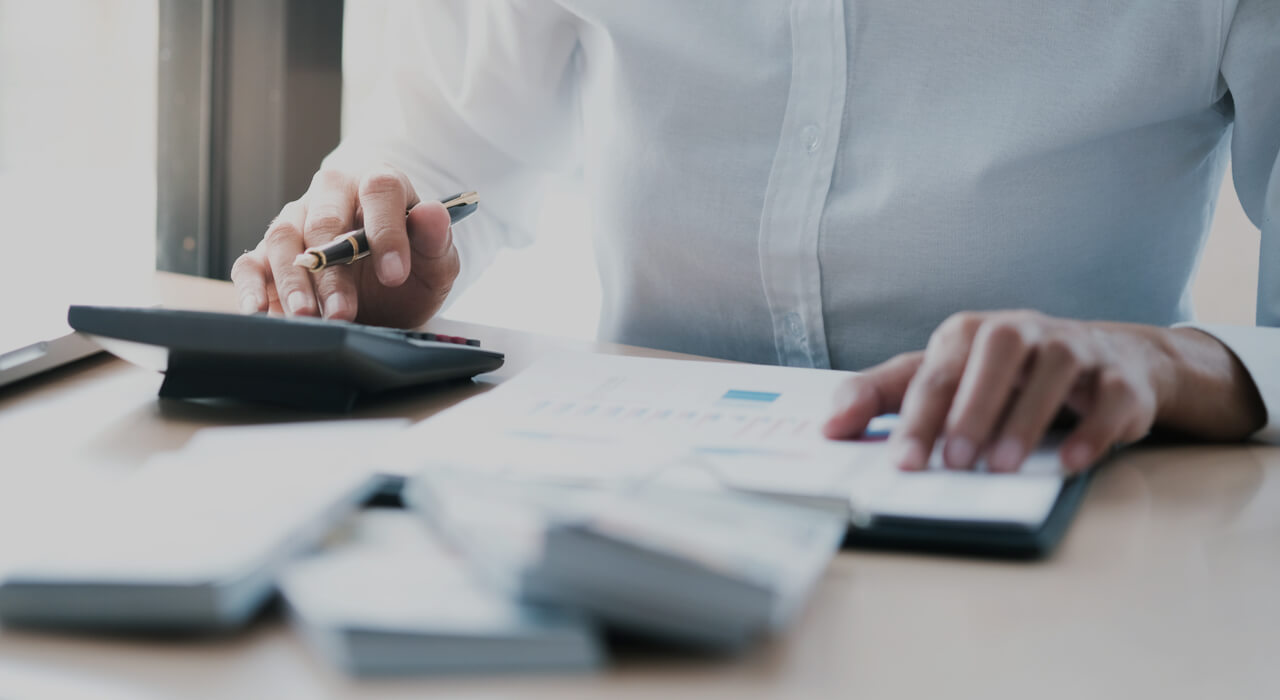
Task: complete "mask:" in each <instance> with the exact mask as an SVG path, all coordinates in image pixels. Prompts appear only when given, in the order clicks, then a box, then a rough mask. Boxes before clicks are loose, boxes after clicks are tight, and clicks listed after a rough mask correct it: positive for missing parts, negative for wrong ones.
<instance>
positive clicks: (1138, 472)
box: [0, 275, 1280, 700]
mask: <svg viewBox="0 0 1280 700" xmlns="http://www.w3.org/2000/svg"><path fill="white" fill-rule="evenodd" d="M158 283H159V285H160V289H161V291H162V296H163V297H164V298H166V299H168V300H169V301H170V302H171V303H172V305H185V306H188V307H191V308H229V307H230V306H231V304H232V302H233V299H232V296H231V292H230V289H229V287H228V286H227V285H225V284H223V283H217V282H209V281H206V280H197V279H194V278H178V277H173V276H165V275H160V276H158ZM432 327H433V328H435V329H437V330H440V331H442V332H445V333H451V334H457V335H466V336H474V337H479V338H481V339H482V340H484V341H485V343H486V344H487V345H489V346H491V347H497V348H501V349H503V350H504V351H505V352H507V353H508V358H509V364H508V365H507V367H505V368H504V369H503V370H502V371H500V372H498V373H496V374H495V375H494V376H492V377H488V378H485V379H484V380H483V381H482V382H479V383H477V384H476V386H474V387H463V388H457V389H451V390H449V391H445V392H441V393H433V394H428V395H426V396H424V397H422V398H420V399H412V398H407V399H403V400H397V401H395V402H391V403H387V404H381V403H380V404H378V405H377V406H376V407H373V408H369V409H366V410H363V411H361V412H360V415H361V416H388V415H403V416H409V417H412V418H415V419H416V418H422V417H425V416H427V415H430V414H431V413H433V412H435V411H437V410H439V409H440V408H442V407H444V406H447V405H450V404H452V403H454V402H456V401H458V400H461V399H462V398H465V397H466V396H468V395H471V394H474V393H476V392H479V391H483V390H484V388H485V386H486V384H487V383H489V382H494V381H501V379H503V378H505V377H509V376H511V375H512V374H513V373H514V372H515V371H518V370H519V369H520V368H521V367H523V366H524V365H526V364H527V363H528V362H529V361H530V360H531V359H533V358H534V357H536V356H537V355H538V354H539V353H542V352H546V351H548V350H552V349H558V348H565V347H573V348H578V349H582V348H587V349H595V350H597V351H600V352H617V353H628V354H637V355H659V356H663V355H669V353H660V352H654V351H649V350H644V349H640V348H630V347H622V346H616V345H607V344H590V343H569V342H561V341H558V340H556V339H553V338H547V337H538V336H533V335H529V334H525V333H516V332H511V331H504V330H501V329H496V328H487V327H479V326H473V325H468V324H462V323H453V322H448V321H438V322H435V323H433V324H432ZM159 384H160V377H159V376H158V375H156V374H153V373H149V372H146V371H143V370H140V369H136V368H134V367H131V366H129V365H126V364H124V363H122V362H118V361H115V360H112V359H109V358H100V359H96V360H90V361H88V362H86V363H83V364H81V365H79V366H75V367H72V368H68V369H66V370H63V371H60V372H58V373H55V374H53V375H50V376H47V377H43V378H39V379H37V380H35V381H32V382H29V383H27V384H23V385H20V386H17V387H13V388H9V389H0V507H3V503H4V500H3V499H4V498H6V497H7V498H20V497H21V494H22V493H23V492H24V491H29V490H30V489H37V490H40V489H48V488H76V487H77V485H80V487H82V488H92V484H94V483H100V482H101V480H102V479H104V478H111V477H112V476H114V475H118V474H120V473H122V472H124V471H126V470H129V469H132V468H134V467H136V466H137V465H138V464H140V463H141V462H142V460H143V459H144V458H145V457H146V456H147V455H149V454H151V453H154V452H156V451H159V450H165V449H171V448H176V447H178V446H180V445H181V444H182V443H183V442H184V441H186V439H187V438H188V437H189V436H190V435H191V433H192V432H193V431H195V430H196V429H197V428H200V427H202V426H206V425H214V424H227V423H247V422H258V421H273V420H274V421H282V420H296V419H297V418H298V415H297V414H295V413H290V412H286V411H281V410H273V409H269V408H262V409H258V408H253V409H249V410H246V411H243V412H236V413H235V414H233V415H230V414H228V412H226V411H225V410H217V409H215V408H212V407H208V406H201V405H198V404H191V405H189V404H183V403H178V402H168V401H158V400H157V399H156V390H157V389H158V387H159ZM85 526H86V527H92V523H86V524H85ZM1278 668H1280V448H1271V447H1260V446H1230V447H1212V446H1190V447H1160V448H1144V449H1135V450H1132V451H1130V452H1129V453H1127V454H1125V455H1123V456H1121V457H1120V458H1118V459H1116V460H1115V461H1114V462H1113V463H1111V464H1110V465H1108V466H1107V467H1106V468H1105V469H1104V471H1103V472H1102V473H1101V474H1099V475H1098V476H1097V478H1096V479H1095V482H1094V485H1093V486H1092V488H1091V491H1090V493H1089V496H1088V498H1087V500H1086V502H1085V504H1084V506H1083V508H1082V510H1081V512H1080V514H1079V516H1078V518H1077V520H1076V522H1075V524H1074V525H1073V526H1072V528H1071V530H1070V532H1069V533H1068V535H1067V537H1066V540H1065V541H1064V542H1063V543H1062V545H1061V547H1060V548H1059V550H1058V551H1057V553H1056V554H1055V555H1054V556H1053V557H1052V558H1051V559H1049V560H1048V561H1045V562H1040V563H1010V562H992V561H977V560H968V559H958V558H942V557H926V556H916V555H907V554H895V553H868V552H858V551H853V552H845V553H842V554H841V555H839V556H838V557H837V559H836V561H835V562H834V564H833V565H832V566H831V568H830V570H829V571H828V573H827V575H826V577H825V579H824V580H823V581H822V583H821V584H820V586H819V587H818V589H817V591H816V594H815V595H814V597H813V600H812V601H811V604H810V605H809V607H808V609H807V612H806V613H805V614H804V615H803V616H802V618H801V620H800V621H799V624H797V625H796V626H795V627H794V628H793V629H792V630H791V631H790V632H789V633H788V634H787V635H785V636H784V637H783V638H781V639H778V640H775V641H773V642H771V643H768V644H765V645H762V646H759V647H757V648H755V649H753V650H751V651H750V652H748V653H747V654H745V655H743V656H740V657H733V658H727V659H705V658H704V659H698V658H688V657H683V656H678V655H671V654H665V653H662V652H659V651H647V652H646V651H639V650H628V651H627V652H626V653H623V654H622V655H620V656H619V657H617V658H615V660H614V662H613V663H612V665H611V666H609V667H608V669H607V670H604V671H601V672H599V673H595V674H585V675H540V676H539V675H535V676H529V675H519V676H499V677H483V678H477V677H453V678H449V677H445V678H425V679H415V680H377V681H361V680H353V679H350V678H346V677H344V676H342V675H340V674H339V673H338V672H336V671H334V670H333V669H331V668H329V667H328V666H327V665H325V664H324V663H323V662H322V661H320V660H318V659H317V658H315V657H313V656H312V655H311V654H310V653H309V652H308V650H307V649H305V648H304V647H303V646H302V644H301V643H300V642H299V640H298V639H297V638H296V637H295V636H294V635H293V634H291V633H290V632H289V630H288V628H287V627H286V626H285V625H284V624H283V623H282V622H280V621H279V620H276V619H268V620H264V621H260V622H259V623H258V624H256V625H255V626H253V627H252V628H250V629H249V630H247V631H245V632H243V633H241V634H237V635H234V636H231V637H227V638H221V639H196V640H145V639H143V640H139V639H116V638H101V637H97V638H95V637H80V636H68V635H58V634H46V633H36V632H25V631H24V632H18V631H3V630H0V697H6V698H7V697H10V695H11V693H12V692H14V690H13V688H17V687H20V686H13V688H8V687H6V679H9V681H10V682H12V680H13V679H14V678H18V679H27V680H29V681H31V682H32V683H34V684H35V686H32V687H37V688H39V689H42V690H43V692H38V694H40V695H45V696H54V695H57V696H59V697H65V696H68V695H71V694H72V693H73V692H75V691H77V690H79V691H84V690H85V689H91V690H90V691H88V692H85V693H84V697H91V696H104V695H108V694H110V693H119V694H120V695H119V696H120V697H135V696H138V695H142V696H146V697H190V698H286V697H290V698H291V697H343V698H345V697H362V698H363V697H368V698H400V697H420V696H424V695H432V696H436V697H441V696H446V695H447V696H448V697H457V698H505V697H521V698H525V697H532V698H555V699H557V700H560V699H563V698H579V697H597V696H605V697H616V698H652V697H680V698H684V697H715V698H734V699H735V700H736V699H739V698H753V697H787V698H809V697H825V696H832V697H836V696H838V697H857V698H914V697H919V698H930V699H933V698H942V699H946V700H951V699H952V698H957V697H974V698H978V697H980V698H1016V699H1017V700H1026V699H1027V698H1071V699H1072V700H1080V698H1094V697H1125V698H1133V697H1153V698H1155V697H1158V698H1197V699H1199V698H1264V697H1265V698H1275V697H1280V672H1278V671H1277V669H1278ZM14 674H17V675H16V676H15V675H14ZM32 679H34V680H32ZM46 681H47V683H48V685H47V686H45V685H40V684H41V683H45V682H46ZM64 691H65V692H64ZM110 697H116V695H110Z"/></svg>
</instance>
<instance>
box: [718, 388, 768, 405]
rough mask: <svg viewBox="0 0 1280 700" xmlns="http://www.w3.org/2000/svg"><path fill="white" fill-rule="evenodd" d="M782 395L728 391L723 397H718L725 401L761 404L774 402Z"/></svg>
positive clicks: (737, 390) (765, 392)
mask: <svg viewBox="0 0 1280 700" xmlns="http://www.w3.org/2000/svg"><path fill="white" fill-rule="evenodd" d="M779 396H782V394H776V393H774V392H771V391H743V390H742V389H730V390H728V391H726V392H724V396H722V397H720V398H721V399H722V400H727V401H759V402H761V403H770V402H772V401H774V400H776V399H777V398H778V397H779Z"/></svg>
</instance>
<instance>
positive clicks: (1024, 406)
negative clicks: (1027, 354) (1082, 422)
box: [987, 338, 1086, 472]
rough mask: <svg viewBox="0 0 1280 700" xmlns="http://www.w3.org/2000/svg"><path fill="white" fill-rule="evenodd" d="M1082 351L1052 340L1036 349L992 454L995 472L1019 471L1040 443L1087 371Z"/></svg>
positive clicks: (992, 467)
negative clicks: (1081, 376) (1082, 372)
mask: <svg viewBox="0 0 1280 700" xmlns="http://www.w3.org/2000/svg"><path fill="white" fill-rule="evenodd" d="M1081 353H1082V350H1081V349H1077V348H1076V347H1075V346H1074V345H1073V344H1071V343H1070V342H1069V341H1066V340H1062V339H1056V338H1055V339H1051V340H1049V341H1046V342H1045V343H1043V344H1041V346H1040V347H1039V348H1037V349H1036V354H1035V357H1034V358H1033V359H1032V361H1031V362H1032V364H1031V369H1030V373H1029V376H1028V377H1027V382H1026V385H1025V386H1024V387H1023V388H1022V392H1021V394H1020V395H1019V396H1018V398H1017V400H1016V401H1015V402H1014V404H1013V408H1012V409H1011V410H1010V411H1009V417H1008V418H1007V419H1005V423H1004V425H1003V426H1002V427H1001V429H1000V437H999V439H998V440H995V441H994V443H993V447H992V448H991V450H990V451H989V453H988V457H987V465H988V466H989V467H990V468H991V471H996V472H1011V471H1015V470H1016V469H1017V468H1018V467H1019V466H1020V465H1021V464H1022V461H1023V460H1025V459H1026V458H1027V455H1028V454H1029V453H1030V452H1031V450H1032V448H1034V447H1035V445H1037V444H1039V443H1040V439H1041V438H1043V437H1044V434H1045V431H1046V430H1048V429H1049V424H1050V423H1052V422H1053V419H1054V416H1056V415H1058V411H1059V410H1061V408H1062V406H1063V404H1064V403H1066V400H1067V395H1068V394H1069V393H1071V390H1072V388H1073V387H1074V386H1075V385H1076V383H1077V382H1078V381H1079V379H1080V374H1081V371H1082V370H1083V369H1084V368H1085V366H1086V365H1085V359H1084V358H1082V356H1081Z"/></svg>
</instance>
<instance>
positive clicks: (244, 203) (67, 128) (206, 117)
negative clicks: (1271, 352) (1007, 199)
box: [0, 0, 1258, 338]
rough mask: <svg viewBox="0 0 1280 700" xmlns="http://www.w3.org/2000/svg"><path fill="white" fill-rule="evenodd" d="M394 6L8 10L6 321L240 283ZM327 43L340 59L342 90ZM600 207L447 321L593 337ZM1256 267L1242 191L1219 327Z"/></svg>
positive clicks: (1207, 291) (103, 2)
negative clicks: (84, 295) (131, 288)
mask: <svg viewBox="0 0 1280 700" xmlns="http://www.w3.org/2000/svg"><path fill="white" fill-rule="evenodd" d="M395 1H398V0H347V1H346V2H345V3H342V2H340V1H339V2H332V1H330V2H327V3H324V5H325V6H326V7H330V8H336V12H337V14H334V15H333V16H334V17H336V19H335V20H333V21H330V22H328V24H324V25H323V26H321V25H318V24H317V22H322V21H324V16H325V15H324V13H320V12H314V11H311V10H312V9H313V8H316V7H319V6H318V5H312V4H310V3H307V2H302V1H301V0H293V2H289V1H288V0H159V1H158V2H157V1H156V0H0V211H3V212H4V222H5V228H4V235H3V237H2V239H0V240H3V241H4V243H5V246H4V248H5V249H6V250H9V251H11V250H13V249H14V248H15V247H16V246H18V245H22V246H24V247H26V248H28V249H29V250H28V252H26V253H24V254H23V255H22V257H21V259H15V258H12V257H11V258H10V260H9V262H8V264H6V265H5V266H4V272H3V274H2V275H0V280H3V281H0V294H4V295H5V297H4V298H5V300H6V301H5V306H6V309H14V308H17V307H21V306H22V305H23V300H24V299H26V298H31V297H41V296H45V295H48V294H50V293H52V292H53V290H54V288H55V287H58V286H62V285H72V284H77V283H83V282H85V281H86V280H90V281H92V280H95V279H102V278H106V277H110V278H113V279H123V278H127V277H140V276H144V275H146V274H148V272H149V271H150V270H152V269H155V267H156V264H157V260H158V259H159V260H160V262H161V267H162V268H163V269H177V270H179V271H186V272H195V273H201V274H208V275H211V276H221V275H225V272H226V269H227V268H228V266H229V260H230V259H233V258H234V254H236V253H238V252H239V249H240V248H242V247H244V244H243V243H241V242H242V241H248V240H256V239H257V238H258V237H260V235H261V232H262V231H263V230H264V229H265V227H266V225H267V223H268V220H269V219H270V216H271V213H274V211H275V210H277V209H278V208H279V206H280V204H282V203H283V202H285V201H288V200H289V199H292V198H294V197H297V196H298V195H299V194H301V192H302V189H303V188H304V187H305V177H307V174H309V173H310V172H312V171H313V170H314V169H315V166H316V163H318V161H319V158H320V157H321V156H322V155H323V153H324V152H326V151H327V150H328V149H329V148H331V147H332V145H333V143H332V142H333V141H334V140H336V137H337V135H336V133H335V132H334V130H333V129H328V130H326V129H325V128H323V122H324V120H323V119H322V120H320V126H319V127H316V128H315V129H313V131H314V132H315V133H314V134H313V135H308V134H307V130H306V129H301V128H299V127H298V125H299V124H300V123H301V120H306V121H307V123H308V124H314V123H316V120H315V119H314V117H313V116H302V115H314V114H315V113H316V110H320V111H322V112H323V113H324V114H329V115H331V116H332V118H331V120H330V121H333V122H334V123H337V115H338V114H340V110H341V103H340V102H339V101H338V100H336V99H329V98H328V97H327V96H326V95H328V94H339V92H338V91H339V89H340V90H341V93H340V94H341V96H342V97H341V100H342V101H345V102H346V103H347V104H351V103H352V101H355V100H359V99H360V94H361V93H360V87H361V86H362V85H366V84H368V82H369V81H368V80H367V76H368V74H369V72H370V71H371V70H374V69H375V66H376V57H377V56H376V51H378V50H380V47H379V42H378V40H377V37H378V35H379V33H380V31H381V26H382V22H383V12H384V9H385V7H386V5H387V3H388V2H395ZM316 44H319V46H318V47H317V46H316ZM329 44H334V45H340V46H341V47H342V53H341V61H342V65H343V66H344V67H345V72H346V78H347V80H346V82H345V83H343V82H341V76H340V75H339V74H338V70H337V68H336V64H335V62H334V60H333V59H332V58H331V57H330V55H329V52H327V48H328V46H329ZM258 52H261V53H258ZM193 66H194V68H193ZM260 68H261V69H260ZM201 71H203V73H201ZM264 76H265V77H264ZM162 93H164V95H165V96H167V97H166V99H167V101H164V100H161V99H159V97H160V96H161V94H162ZM312 99H314V101H315V102H316V104H297V103H298V102H307V101H311V100H312ZM209 104H211V105H212V108H211V110H206V113H204V114H203V116H201V113H200V112H199V110H198V109H195V107H198V106H200V105H206V106H207V105H209ZM210 114H211V115H212V116H210ZM158 115H164V116H163V117H160V116H158ZM192 115H195V117H193V116H192ZM193 134H194V136H193ZM299 134H301V137H300V136H299ZM302 137H306V138H310V141H307V142H302V141H299V139H300V138H302ZM291 139H292V140H291ZM158 144H160V145H159V146H158ZM175 144H177V145H176V146H175ZM264 144H265V145H266V146H269V147H264ZM280 144H285V145H283V146H281V145H280ZM188 145H189V146H190V148H187V146H188ZM161 151H164V152H165V153H163V154H162V153H161ZM224 152H225V153H226V154H230V155H225V156H224V155H222V154H223V153H224ZM193 153H194V154H196V155H192V154H193ZM263 158H265V159H268V160H267V161H266V166H262V164H261V163H260V162H259V161H258V160H252V159H263ZM158 162H159V163H160V164H161V166H162V167H160V168H157V163H158ZM264 173H265V175H264ZM255 178H267V179H265V180H263V181H262V182H258V181H257V180H255ZM158 183H159V186H158ZM299 183H301V184H299ZM184 188H185V189H184ZM191 192H195V193H196V194H195V195H192V194H191ZM245 193H247V194H245ZM197 195H198V196H197ZM192 197H195V199H192ZM175 202H177V203H176V204H175ZM191 202H195V204H191ZM583 209H584V207H583V206H582V202H581V193H580V191H579V188H578V186H577V183H575V182H572V181H566V182H563V183H560V185H559V186H558V187H556V188H555V190H554V192H553V193H552V194H551V195H550V196H549V197H548V199H547V201H546V202H545V206H544V214H543V215H542V216H541V217H540V220H539V231H540V233H539V236H538V240H537V243H535V244H534V245H533V246H530V247H528V248H525V249H522V250H514V251H507V252H505V253H503V254H502V255H501V256H500V257H499V259H498V260H497V261H496V263H495V264H494V266H493V267H492V268H491V269H490V270H489V272H488V273H487V274H486V275H485V277H484V278H483V279H482V280H481V281H480V282H479V283H478V284H477V285H475V286H474V287H473V288H472V289H470V290H468V291H467V292H466V293H465V294H464V295H463V296H462V297H461V298H460V299H459V300H458V302H457V303H456V304H455V305H454V306H453V307H452V308H451V309H450V310H449V311H448V314H447V315H448V316H450V317H453V318H457V319H462V320H467V321H474V322H479V323H486V324H493V325H500V326H507V327H512V328H518V329H524V330H533V331H538V332H544V333H552V334H557V335H565V336H571V337H580V338H590V337H594V334H595V327H596V316H597V313H598V310H599V303H600V292H599V281H598V279H597V278H596V276H595V269H594V263H593V256H592V252H591V241H590V237H589V235H588V231H587V222H586V218H585V216H583V215H582V214H581V212H582V211H583ZM552 211H555V212H561V213H563V212H576V213H575V214H574V215H572V216H570V217H568V218H566V217H565V216H563V215H562V214H559V215H557V216H556V217H555V218H554V219H553V218H552V217H551V216H550V215H549V214H550V212H552ZM198 218H199V219H201V221H204V220H206V219H207V220H208V221H212V222H213V223H212V224H209V223H199V222H197V220H196V219H198ZM158 222H159V226H158ZM217 245H221V247H222V248H223V249H225V250H221V251H219V250H218V249H216V248H214V247H211V246H217ZM206 248H208V249H209V250H205V249H206ZM1257 258H1258V232H1257V230H1256V229H1255V228H1254V227H1253V226H1252V224H1250V223H1249V221H1248V220H1247V219H1246V217H1245V216H1244V213H1243V212H1242V211H1241V209H1240V205H1239V203H1238V202H1237V200H1236V197H1235V194H1234V191H1233V190H1232V188H1231V183H1230V179H1229V178H1228V180H1227V182H1225V183H1224V184H1223V189H1222V198H1221V201H1220V204H1219V207H1218V212H1217V216H1216V219H1215V222H1214V229H1213V234H1212V236H1211V238H1210V240H1209V243H1208V246H1207V249H1206V251H1205V253H1204V257H1203V260H1202V264H1201V266H1200V270H1199V272H1198V275H1197V279H1196V287H1195V303H1196V308H1197V312H1198V313H1199V315H1200V317H1201V318H1202V319H1203V320H1207V321H1215V322H1225V323H1238V324H1249V325H1251V324H1252V323H1253V318H1254V304H1255V289H1256V284H1257ZM77 286H81V288H84V289H89V288H91V287H90V286H83V285H77ZM90 301H92V300H90ZM8 313H10V311H6V314H8Z"/></svg>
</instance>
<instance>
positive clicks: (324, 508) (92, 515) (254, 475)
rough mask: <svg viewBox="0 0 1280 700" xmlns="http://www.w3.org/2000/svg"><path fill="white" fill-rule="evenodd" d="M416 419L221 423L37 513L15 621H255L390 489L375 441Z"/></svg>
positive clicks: (12, 603)
mask: <svg viewBox="0 0 1280 700" xmlns="http://www.w3.org/2000/svg"><path fill="white" fill-rule="evenodd" d="M404 425H405V422H404V421H398V420H395V421H348V422H345V423H344V424H342V425H340V426H335V425H333V424H331V423H324V424H305V423H304V424H296V425H287V426H262V427H252V428H218V429H213V430H209V431H202V432H201V433H200V434H198V435H197V438H196V439H193V440H192V441H191V442H190V443H189V444H188V445H187V446H186V447H185V448H184V449H182V450H179V451H177V452H172V453H165V454H161V455H158V456H156V457H154V458H152V459H151V460H150V461H149V462H148V463H147V464H145V465H143V466H142V467H140V468H139V469H138V471H136V472H134V473H130V474H127V475H124V476H122V477H118V478H116V479H114V480H111V481H108V482H106V483H104V484H102V486H101V488H100V489H99V490H98V491H97V492H95V493H94V494H93V497H92V498H89V497H87V496H84V495H82V496H81V497H80V498H77V499H76V500H75V501H65V502H61V503H56V504H47V507H45V508H44V509H42V510H41V511H40V512H39V513H29V514H27V515H26V520H25V522H23V523H21V526H22V527H23V528H24V529H23V532H24V536H25V538H26V539H27V540H28V541H27V542H25V543H24V546H23V547H21V551H20V552H18V553H16V554H13V555H10V556H8V557H7V560H6V561H5V562H4V565H3V571H0V619H2V620H3V621H4V622H5V624H9V625H26V626H46V627H66V628H77V629H84V628H93V629H113V630H129V631H132V630H164V631H173V632H199V631H209V630H217V629H226V628H232V627H236V626H239V625H242V624H244V623H245V622H247V621H248V620H249V619H250V618H251V617H252V615H253V614H254V613H255V612H256V611H257V610H258V609H259V608H260V607H261V606H262V605H263V603H265V602H266V600H267V599H268V598H269V597H270V596H271V595H272V593H273V592H274V590H275V579H276V576H277V574H278V573H279V571H280V570H281V569H282V567H283V566H284V565H285V564H287V563H288V562H289V561H290V560H291V559H292V558H294V557H296V556H297V555H299V554H301V553H303V552H305V551H307V550H308V549H309V548H310V547H312V546H313V545H314V544H315V543H316V542H318V541H319V540H320V539H321V538H323V537H324V536H325V535H326V534H327V533H328V532H329V531H330V529H331V528H333V527H334V526H335V525H336V524H337V523H340V522H341V521H342V520H343V518H345V517H346V516H347V515H348V514H349V513H351V512H352V511H354V510H356V509H357V508H358V507H359V506H360V504H361V503H363V502H364V501H365V500H366V499H368V498H369V497H370V496H371V495H372V494H373V493H374V492H375V491H376V490H377V489H378V488H379V487H380V486H381V484H382V483H383V477H382V476H380V475H379V474H378V473H377V472H376V470H375V469H373V468H371V467H370V465H368V464H366V463H365V462H364V461H363V459H362V457H361V455H360V451H361V446H362V445H363V444H366V443H375V444H376V443H377V442H379V441H382V440H384V439H385V438H386V437H387V436H389V435H391V434H393V433H397V432H399V431H400V430H402V429H403V428H404Z"/></svg>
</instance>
